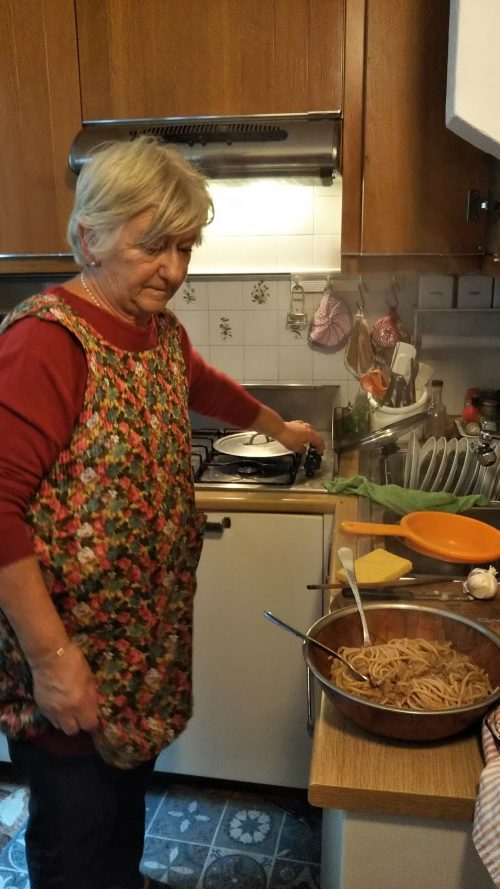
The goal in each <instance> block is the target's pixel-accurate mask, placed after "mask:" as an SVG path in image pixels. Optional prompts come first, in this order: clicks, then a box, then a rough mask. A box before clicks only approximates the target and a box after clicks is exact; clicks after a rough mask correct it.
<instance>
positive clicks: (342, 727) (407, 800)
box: [309, 463, 500, 821]
mask: <svg viewBox="0 0 500 889" xmlns="http://www.w3.org/2000/svg"><path fill="white" fill-rule="evenodd" d="M350 468H351V469H352V472H349V473H347V472H343V473H341V474H342V475H346V476H347V475H348V474H349V475H351V474H352V475H355V474H357V472H356V466H355V464H354V463H353V464H351V467H350ZM339 499H340V498H339ZM357 504H358V498H357V497H350V498H344V502H343V503H342V504H339V507H340V506H342V510H341V514H340V513H339V514H338V518H337V516H336V521H335V526H336V528H335V531H334V539H333V554H334V558H333V559H332V566H331V572H330V582H334V581H335V576H336V571H337V569H338V567H339V566H338V561H337V558H336V553H337V550H338V548H339V546H351V547H352V546H353V543H354V542H355V539H354V538H353V537H352V535H345V536H344V535H342V533H341V532H340V531H339V523H340V521H341V520H342V519H343V518H356V517H357ZM381 541H382V539H381ZM343 604H348V605H350V606H352V604H353V603H352V600H347V599H346V600H343V599H342V597H339V595H338V592H336V591H335V590H333V592H332V600H331V607H332V608H338V607H342V605H343ZM424 604H426V605H427V604H430V603H428V602H425V603H424ZM436 604H438V605H439V607H442V606H445V607H449V608H450V609H451V610H457V611H460V612H461V613H462V614H464V615H466V616H468V617H471V618H477V617H478V616H479V615H480V616H484V617H495V618H500V597H497V598H496V599H495V600H494V602H491V603H486V602H461V603H455V604H454V603H452V602H449V601H448V602H447V603H446V604H445V603H443V602H439V603H436ZM491 628H492V629H495V630H497V631H498V632H500V624H498V623H496V624H492V626H491ZM321 699H322V701H321V709H320V713H319V715H318V718H317V721H316V727H315V732H314V741H313V753H312V761H311V771H310V780H309V801H310V802H311V803H312V805H315V806H320V807H322V808H335V809H346V810H351V811H360V812H380V813H383V814H395V815H407V816H417V817H424V818H437V819H444V820H446V819H449V820H456V821H472V820H473V816H474V805H475V801H476V796H477V790H478V783H479V776H480V773H481V771H482V769H483V768H484V761H483V756H482V750H481V743H480V727H479V726H476V727H475V728H473V729H471V730H470V731H468V732H466V733H464V734H462V735H460V736H457V737H456V738H451V739H446V740H443V741H433V742H429V743H428V744H422V743H419V744H412V743H410V742H407V741H393V740H391V739H389V738H383V737H380V736H377V735H374V734H371V733H370V732H366V731H365V730H364V729H361V728H358V726H356V725H355V724H354V723H352V722H351V721H350V720H348V719H347V718H345V717H344V716H342V715H341V714H340V713H339V712H338V711H337V710H336V708H335V707H334V705H333V704H332V703H331V702H330V701H329V700H328V699H327V698H326V697H325V696H324V695H323V694H322V695H321Z"/></svg>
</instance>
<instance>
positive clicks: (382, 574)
mask: <svg viewBox="0 0 500 889" xmlns="http://www.w3.org/2000/svg"><path fill="white" fill-rule="evenodd" d="M354 568H355V571H356V578H357V581H358V583H359V584H360V585H361V584H363V583H383V582H384V581H389V580H398V579H399V578H400V577H401V576H402V575H403V574H407V573H408V571H411V569H412V568H413V565H412V563H411V562H410V560H409V559H402V558H400V556H395V555H394V554H393V553H388V552H387V550H385V549H374V550H373V552H371V553H367V554H366V556H360V557H359V559H355V560H354ZM337 579H338V580H340V581H341V582H342V583H347V577H346V574H345V571H344V569H343V568H341V569H340V570H339V571H338V572H337Z"/></svg>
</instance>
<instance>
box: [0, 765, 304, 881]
mask: <svg viewBox="0 0 500 889" xmlns="http://www.w3.org/2000/svg"><path fill="white" fill-rule="evenodd" d="M27 803H28V794H27V791H26V789H25V788H24V787H23V785H22V784H20V783H18V782H16V781H13V780H10V781H9V780H3V775H2V774H0V843H1V845H0V889H30V887H29V880H28V875H27V871H26V858H25V849H24V825H25V820H26V814H27ZM146 803H147V815H146V838H145V848H144V856H143V860H142V865H141V869H142V870H143V871H144V873H146V874H148V875H149V876H151V877H154V878H155V879H156V880H159V881H160V882H165V883H169V884H170V885H171V886H173V887H175V889H318V887H319V885H320V847H321V810H319V809H315V808H313V807H311V806H309V805H308V803H307V799H306V794H305V792H303V791H293V790H286V789H285V790H283V789H281V788H273V787H264V786H262V787H261V786H257V787H256V786H255V785H252V786H251V787H249V786H246V785H228V784H227V783H226V782H220V783H214V784H212V783H209V782H205V781H203V782H195V781H191V780H188V781H186V782H184V780H182V782H181V781H180V780H178V779H177V778H175V779H171V781H170V783H168V782H167V780H166V777H165V776H163V775H158V776H154V778H153V780H152V782H151V785H150V788H149V791H148V794H147V798H146Z"/></svg>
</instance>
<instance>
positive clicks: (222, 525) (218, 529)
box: [204, 516, 231, 537]
mask: <svg viewBox="0 0 500 889" xmlns="http://www.w3.org/2000/svg"><path fill="white" fill-rule="evenodd" d="M230 527H231V519H230V518H229V516H224V518H223V519H221V520H220V522H207V523H206V525H205V532H204V536H206V537H208V536H209V535H213V536H214V537H222V535H223V534H224V531H225V530H226V528H230Z"/></svg>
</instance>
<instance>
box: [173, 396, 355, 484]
mask: <svg viewBox="0 0 500 889" xmlns="http://www.w3.org/2000/svg"><path fill="white" fill-rule="evenodd" d="M245 388H246V389H247V390H248V391H249V392H250V393H251V394H252V395H253V396H254V397H255V398H257V399H258V400H259V401H262V402H263V403H264V404H266V405H268V406H269V407H271V408H273V409H274V410H276V411H278V413H279V414H281V416H282V417H284V419H285V420H292V419H300V420H305V421H306V422H308V423H311V424H312V425H313V426H314V428H315V429H317V430H318V432H320V434H321V435H322V437H323V438H324V440H325V442H326V448H325V451H324V453H323V454H322V455H321V457H320V455H319V454H318V453H317V451H316V450H315V449H314V448H309V450H308V451H307V453H305V454H283V455H280V456H278V457H265V458H259V459H255V458H254V457H252V459H247V458H239V457H235V456H231V455H229V454H222V453H220V452H219V451H218V450H217V449H216V447H215V443H216V441H217V439H219V438H222V437H224V436H226V435H230V434H232V433H233V432H235V431H236V430H234V429H228V428H225V427H223V425H222V424H220V423H219V422H218V421H217V420H216V419H213V418H207V417H203V416H201V415H199V414H194V413H192V414H191V415H190V418H191V427H192V445H191V462H192V467H193V475H194V480H195V486H196V488H197V489H198V490H203V489H213V488H230V489H232V490H245V491H249V490H293V491H294V493H295V492H296V491H304V492H306V493H307V492H311V491H314V492H318V493H319V492H323V493H326V490H325V488H324V487H323V484H322V483H323V481H324V480H326V479H331V478H333V476H334V475H335V471H336V461H335V454H334V451H333V403H334V398H335V395H336V392H337V389H338V387H336V386H327V385H316V386H302V385H299V384H285V385H282V386H279V385H276V386H260V385H247V386H245Z"/></svg>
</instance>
